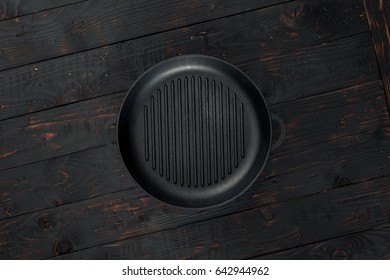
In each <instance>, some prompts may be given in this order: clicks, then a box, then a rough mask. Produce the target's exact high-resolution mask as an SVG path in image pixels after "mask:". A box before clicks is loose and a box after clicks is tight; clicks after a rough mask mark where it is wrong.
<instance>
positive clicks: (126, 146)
mask: <svg viewBox="0 0 390 280" xmlns="http://www.w3.org/2000/svg"><path fill="white" fill-rule="evenodd" d="M118 143H119V148H120V152H121V155H122V158H123V160H124V162H125V164H126V166H127V168H128V170H129V172H130V173H131V175H132V176H133V177H134V178H135V180H136V181H137V182H138V184H139V185H140V186H141V187H143V188H144V189H145V190H146V191H147V192H148V193H150V194H151V195H153V196H155V197H156V198H158V199H160V200H162V201H165V202H167V203H169V204H173V205H177V206H182V207H190V208H204V207H209V206H214V205H218V204H221V203H224V202H226V201H228V200H230V199H232V198H234V197H236V196H237V195H238V194H240V193H241V192H243V191H244V190H245V189H246V188H247V187H248V186H249V185H250V184H251V183H252V182H253V181H254V180H255V178H256V177H257V176H258V175H259V173H260V172H261V169H262V168H263V165H264V163H265V161H266V159H267V156H268V153H269V148H270V143H271V126H270V117H269V112H268V109H267V106H266V104H265V101H264V98H263V96H262V95H261V93H260V92H259V90H258V89H257V88H256V86H255V85H254V84H253V82H251V80H250V79H249V78H248V77H247V76H246V75H245V74H243V73H242V72H241V71H240V70H238V69H237V68H235V67H234V66H232V65H230V64H228V63H225V62H223V61H221V60H218V59H215V58H211V57H206V56H200V55H190V56H181V57H177V58H174V59H170V60H166V61H164V62H162V63H160V64H157V65H156V66H154V67H153V68H151V69H150V70H149V71H147V72H146V73H145V74H144V75H142V76H141V77H140V78H139V79H138V80H137V81H136V82H135V84H134V85H133V87H132V88H131V89H130V91H129V93H128V95H127V96H126V98H125V101H124V103H123V106H122V108H121V111H120V115H119V120H118Z"/></svg>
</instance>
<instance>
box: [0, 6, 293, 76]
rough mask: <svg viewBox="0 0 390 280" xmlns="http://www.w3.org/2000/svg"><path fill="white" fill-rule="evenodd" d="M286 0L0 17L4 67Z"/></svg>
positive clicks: (82, 9) (103, 8) (67, 9)
mask: <svg viewBox="0 0 390 280" xmlns="http://www.w3.org/2000/svg"><path fill="white" fill-rule="evenodd" d="M286 1H287V0H261V1H250V0H245V1H240V2H237V1H234V0H217V1H213V2H210V1H206V0H190V1H179V0H171V1H161V0H152V1H140V0H138V1H118V0H115V1H113V0H94V1H87V2H81V3H77V4H75V5H70V6H66V7H61V8H58V9H52V10H49V11H44V12H41V13H35V14H32V15H28V16H23V17H19V18H16V19H15V20H7V21H2V22H0V34H1V35H0V46H1V49H0V70H3V69H7V68H10V67H15V66H18V65H23V64H28V63H32V62H37V61H40V60H45V59H50V58H53V57H57V56H63V55H66V54H70V53H74V52H79V51H83V50H87V49H91V48H96V47H100V46H104V45H107V44H112V43H115V42H119V41H124V40H128V39H132V38H136V37H140V36H146V35H150V34H154V33H158V32H162V31H167V30H170V29H174V28H179V27H182V26H186V25H191V24H195V23H199V22H202V21H206V20H212V19H215V18H220V17H225V16H228V15H232V14H236V13H241V12H245V11H248V10H251V9H258V8H262V7H265V6H268V5H273V4H277V3H282V2H286Z"/></svg>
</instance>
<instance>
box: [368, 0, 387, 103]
mask: <svg viewBox="0 0 390 280" xmlns="http://www.w3.org/2000/svg"><path fill="white" fill-rule="evenodd" d="M364 3H365V6H366V12H367V17H368V22H369V24H370V29H371V34H372V40H373V43H374V47H375V51H376V55H377V58H378V61H379V67H380V71H381V75H382V80H383V84H384V85H385V89H386V94H387V102H388V104H389V108H390V31H389V24H390V3H389V1H384V0H365V1H364Z"/></svg>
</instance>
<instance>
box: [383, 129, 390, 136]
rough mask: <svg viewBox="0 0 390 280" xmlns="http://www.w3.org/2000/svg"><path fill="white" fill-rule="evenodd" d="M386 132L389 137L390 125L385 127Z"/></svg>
mask: <svg viewBox="0 0 390 280" xmlns="http://www.w3.org/2000/svg"><path fill="white" fill-rule="evenodd" d="M384 133H385V135H386V136H387V137H390V127H385V129H384Z"/></svg>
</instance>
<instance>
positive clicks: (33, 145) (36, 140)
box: [0, 93, 125, 170]
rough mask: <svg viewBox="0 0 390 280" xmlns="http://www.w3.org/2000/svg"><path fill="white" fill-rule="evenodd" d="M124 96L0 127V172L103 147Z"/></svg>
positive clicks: (98, 100)
mask: <svg viewBox="0 0 390 280" xmlns="http://www.w3.org/2000/svg"><path fill="white" fill-rule="evenodd" d="M124 95H125V94H124V93H118V94H114V95H110V96H107V97H102V98H99V99H94V100H89V101H85V102H81V103H76V104H72V105H69V106H63V107H59V108H56V109H53V110H48V111H43V112H40V113H36V114H32V115H29V116H27V117H18V118H13V119H9V120H7V121H3V122H1V123H0V170H1V169H7V168H12V167H15V166H19V165H23V164H28V163H32V162H37V161H41V160H45V159H49V158H53V157H58V156H62V155H66V154H69V153H73V152H77V151H82V150H86V149H90V148H94V147H99V146H102V145H105V143H106V142H105V138H104V137H105V136H104V135H105V133H106V130H105V128H106V125H107V123H108V122H110V121H112V120H113V119H115V118H116V116H117V113H118V111H119V107H120V105H121V103H122V100H123V97H124Z"/></svg>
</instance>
